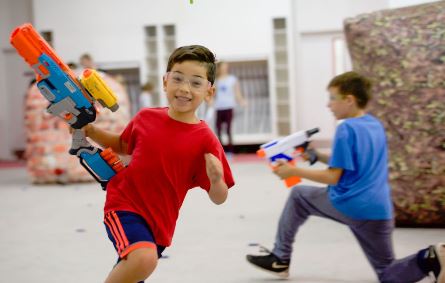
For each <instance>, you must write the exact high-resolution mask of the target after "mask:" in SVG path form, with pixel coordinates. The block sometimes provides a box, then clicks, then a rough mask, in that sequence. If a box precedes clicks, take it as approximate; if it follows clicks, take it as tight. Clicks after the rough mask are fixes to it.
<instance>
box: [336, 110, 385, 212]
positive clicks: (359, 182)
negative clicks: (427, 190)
mask: <svg viewBox="0 0 445 283" xmlns="http://www.w3.org/2000/svg"><path fill="white" fill-rule="evenodd" d="M329 167H332V168H342V169H343V174H342V176H341V178H340V180H339V182H338V183H337V184H336V185H329V187H328V188H329V197H330V199H331V201H332V203H333V205H334V207H335V208H336V209H338V210H339V211H341V212H342V213H344V214H345V215H347V216H349V217H351V218H353V219H358V220H387V219H391V218H392V217H393V206H392V201H391V192H390V186H389V182H388V150H387V146H386V136H385V130H384V128H383V126H382V124H381V123H380V121H379V120H378V119H377V118H375V117H374V116H372V115H369V114H366V115H364V116H361V117H357V118H349V119H346V120H345V121H344V122H343V123H342V124H340V125H339V126H338V127H337V131H336V133H335V138H334V145H333V148H332V155H331V158H330V160H329Z"/></svg>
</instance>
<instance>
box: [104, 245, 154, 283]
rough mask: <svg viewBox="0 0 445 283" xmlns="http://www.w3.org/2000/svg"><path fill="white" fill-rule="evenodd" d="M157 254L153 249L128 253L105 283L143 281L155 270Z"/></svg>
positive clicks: (142, 249)
mask: <svg viewBox="0 0 445 283" xmlns="http://www.w3.org/2000/svg"><path fill="white" fill-rule="evenodd" d="M157 263H158V254H157V251H156V250H155V249H151V248H140V249H136V250H134V251H132V252H130V253H129V254H128V256H127V259H125V260H121V261H120V262H119V263H118V264H117V265H116V266H115V267H114V268H113V270H111V272H110V274H109V275H108V277H107V279H106V280H105V283H137V282H140V281H144V280H145V279H146V278H148V276H150V274H151V273H152V272H153V271H154V270H155V268H156V265H157Z"/></svg>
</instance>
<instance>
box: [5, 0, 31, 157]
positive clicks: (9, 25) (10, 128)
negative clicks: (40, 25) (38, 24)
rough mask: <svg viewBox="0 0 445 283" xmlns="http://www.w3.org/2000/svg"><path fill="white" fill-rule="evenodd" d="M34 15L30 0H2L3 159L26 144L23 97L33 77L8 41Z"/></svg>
mask: <svg viewBox="0 0 445 283" xmlns="http://www.w3.org/2000/svg"><path fill="white" fill-rule="evenodd" d="M31 19H32V7H31V0H4V1H0V21H1V24H0V159H12V158H13V155H12V151H13V150H16V149H22V148H24V145H25V134H24V122H23V117H24V113H23V101H24V96H25V92H26V89H27V86H28V83H29V79H30V77H26V76H25V75H24V72H25V71H27V70H28V67H27V66H26V64H25V63H23V61H22V60H21V58H19V57H18V56H17V55H16V53H15V51H14V49H13V48H12V47H11V45H10V44H9V36H10V33H11V31H12V30H13V29H14V27H16V26H17V25H19V24H21V23H23V22H29V21H30V20H31Z"/></svg>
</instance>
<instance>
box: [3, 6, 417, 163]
mask: <svg viewBox="0 0 445 283" xmlns="http://www.w3.org/2000/svg"><path fill="white" fill-rule="evenodd" d="M30 1H32V4H33V5H32V8H31V5H29V2H30ZM193 2H194V3H193V4H190V2H189V1H188V0H162V1H160V0H132V1H128V2H125V4H124V2H122V1H120V0H94V1H90V0H77V1H68V0H60V1H54V0H4V1H0V21H1V25H0V46H1V47H2V52H1V53H0V110H1V111H0V133H1V134H0V158H5V157H10V155H9V151H10V150H11V148H12V147H13V146H15V145H16V144H19V143H20V140H21V139H23V136H22V134H21V133H20V129H19V127H20V126H21V123H22V120H21V119H22V117H23V115H22V113H21V112H20V105H19V104H18V103H19V101H21V99H22V96H23V93H24V90H25V89H26V84H27V81H28V78H26V77H25V76H23V71H21V70H22V69H23V70H25V69H26V70H27V67H26V65H24V64H23V63H21V62H20V59H17V62H16V63H14V60H15V59H14V58H15V57H14V58H12V57H9V59H7V58H6V57H5V56H6V55H5V54H8V50H10V47H9V42H8V39H9V33H10V31H11V30H12V28H13V27H14V26H17V25H19V24H21V23H22V22H26V21H30V20H31V18H32V16H33V17H34V25H35V26H36V28H37V30H39V31H52V32H53V36H54V47H55V49H56V50H57V52H58V53H59V55H60V56H61V57H62V58H63V59H64V60H65V61H67V62H68V61H78V58H79V56H80V55H81V54H82V53H84V52H89V53H91V54H92V55H93V56H94V58H95V59H96V61H98V62H102V63H123V64H125V63H129V64H130V63H131V65H132V66H134V65H135V64H136V65H139V66H140V67H141V80H142V81H144V80H145V77H146V75H147V72H148V70H146V69H145V62H144V60H145V56H146V54H145V43H144V38H145V36H144V27H145V26H147V25H157V26H159V27H160V26H161V25H165V24H174V25H175V26H176V37H177V45H186V44H192V43H193V44H203V45H206V46H208V47H209V48H210V49H212V50H213V51H214V52H215V53H216V55H217V57H218V58H220V59H228V60H238V59H239V60H246V59H259V58H261V59H268V60H269V62H270V63H273V59H272V58H273V56H272V54H273V41H272V19H273V18H277V17H284V18H287V20H288V26H289V39H290V42H289V48H290V54H289V58H290V63H291V65H290V67H291V70H290V79H291V87H290V89H291V109H292V117H291V121H292V125H291V130H292V131H296V130H301V129H307V128H309V127H313V126H314V125H315V124H317V125H316V126H319V127H321V128H322V132H321V133H320V135H319V137H321V138H323V139H328V138H330V137H331V136H332V134H333V133H334V130H335V121H334V119H333V117H332V115H331V114H330V112H329V110H328V109H327V108H326V103H327V101H326V95H327V94H326V90H325V86H326V84H327V82H328V81H329V80H330V78H332V76H333V75H334V72H333V59H332V56H333V55H332V38H333V37H337V36H339V35H341V33H342V28H343V20H344V19H345V18H347V17H354V16H356V15H358V14H361V13H370V12H373V11H376V10H381V9H386V8H388V7H402V6H406V5H412V4H418V3H425V2H426V1H415V0H375V1H368V0H331V1H326V0H310V1H308V0H275V1H269V0H243V1H239V0H224V1H221V0H194V1H193ZM31 11H33V12H31ZM31 13H32V14H31ZM5 49H8V50H6V51H7V52H5ZM11 58H12V59H11ZM17 58H18V57H17ZM6 64H9V65H11V64H17V65H16V66H15V67H14V68H16V69H17V70H14V72H17V74H16V75H14V77H12V78H11V76H8V75H7V72H6V68H7V67H6ZM8 68H11V67H8ZM269 68H271V70H273V66H271V64H270V65H269ZM8 72H9V71H8ZM271 73H272V71H271ZM272 78H273V77H272ZM273 86H274V82H273V81H271V82H270V91H271V95H275V92H274V88H273ZM272 101H274V99H272ZM272 108H273V106H272ZM5 133H7V134H5ZM21 142H22V143H23V141H21Z"/></svg>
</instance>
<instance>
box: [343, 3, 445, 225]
mask: <svg viewBox="0 0 445 283" xmlns="http://www.w3.org/2000/svg"><path fill="white" fill-rule="evenodd" d="M344 27H345V34H346V38H347V42H348V47H349V51H350V54H351V58H352V62H353V69H354V70H356V71H358V72H360V73H362V74H364V75H366V76H368V77H369V78H371V79H372V81H373V83H374V88H373V95H374V99H373V101H372V102H371V105H370V108H369V110H370V112H371V113H372V114H374V115H375V116H377V117H378V118H379V119H381V120H382V122H383V124H384V126H385V128H386V131H387V137H388V144H389V150H390V164H389V167H390V181H391V186H392V189H393V197H394V203H395V209H396V220H397V223H398V225H403V226H440V227H444V226H445V2H444V1H440V2H436V3H431V4H425V5H419V6H412V7H407V8H402V9H393V10H384V11H380V12H375V13H371V14H365V15H359V16H357V17H355V18H351V19H347V20H346V21H345V25H344Z"/></svg>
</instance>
